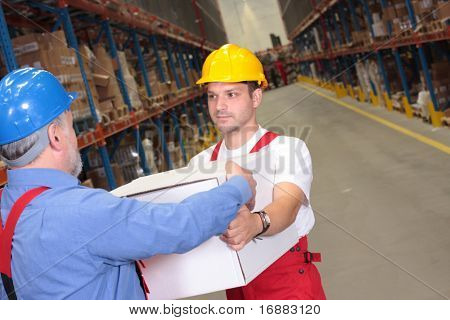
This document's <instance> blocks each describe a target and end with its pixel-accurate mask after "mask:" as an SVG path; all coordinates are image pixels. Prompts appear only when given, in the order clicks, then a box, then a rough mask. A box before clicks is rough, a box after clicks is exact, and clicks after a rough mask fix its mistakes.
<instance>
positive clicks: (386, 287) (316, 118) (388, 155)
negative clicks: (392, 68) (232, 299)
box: [201, 84, 450, 299]
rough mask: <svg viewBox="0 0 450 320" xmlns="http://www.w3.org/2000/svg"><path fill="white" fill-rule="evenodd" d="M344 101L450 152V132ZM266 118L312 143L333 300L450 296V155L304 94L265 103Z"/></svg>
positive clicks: (318, 230) (317, 245)
mask: <svg viewBox="0 0 450 320" xmlns="http://www.w3.org/2000/svg"><path fill="white" fill-rule="evenodd" d="M311 88H312V87H311ZM321 92H322V93H324V94H326V95H329V96H331V97H334V94H332V93H331V92H329V91H326V90H321ZM300 100H302V101H301V102H300V103H298V104H296V103H297V102H299V101H300ZM340 101H346V102H348V103H349V104H351V105H354V106H357V107H359V108H361V110H364V111H366V112H370V113H371V114H375V115H377V116H379V117H382V118H384V119H386V120H388V121H390V123H394V124H396V125H399V126H402V127H403V128H406V129H409V130H412V131H413V132H415V133H419V134H421V135H424V136H426V137H429V138H431V139H434V140H435V141H437V142H440V143H442V144H445V145H447V146H450V130H448V128H441V129H433V128H432V127H431V126H430V125H427V124H423V123H421V122H420V121H419V120H416V119H414V120H409V119H406V117H405V116H404V115H401V114H399V113H397V112H393V113H389V112H388V111H386V110H385V109H382V108H381V107H378V108H375V107H372V106H370V105H368V104H360V103H358V102H357V101H355V100H353V99H351V98H346V99H343V100H340ZM294 105H295V106H294ZM258 116H259V120H260V123H261V124H262V125H263V126H266V127H268V128H273V129H275V130H279V129H280V128H284V130H287V131H288V132H286V133H287V134H289V132H291V134H293V133H294V131H292V129H291V130H289V129H288V128H290V127H295V128H297V131H296V135H297V136H299V137H305V136H307V138H306V141H307V144H308V146H309V149H310V151H311V155H312V159H313V168H314V182H313V188H312V196H311V197H312V205H313V208H314V209H315V211H316V226H315V228H314V230H313V232H312V233H311V235H310V243H311V250H315V251H318V252H321V253H322V256H323V262H322V263H319V264H318V267H319V269H320V271H321V273H322V277H323V283H324V287H325V290H326V293H327V296H328V298H329V299H442V298H444V297H449V296H450V274H449V272H448V266H449V265H450V253H449V252H450V233H449V232H448V230H449V228H450V210H449V208H450V197H449V195H450V183H449V181H450V161H449V160H450V155H449V154H447V153H444V152H443V151H441V150H439V149H436V148H434V147H431V146H430V145H427V144H424V143H423V142H420V141H418V140H416V139H415V138H412V137H410V136H407V135H405V134H403V133H399V132H398V131H395V130H393V129H391V128H388V127H386V126H385V125H383V124H380V123H379V122H376V121H374V120H372V119H370V118H367V117H365V116H362V115H360V114H358V113H356V112H354V111H351V110H348V109H347V108H344V107H343V106H340V105H338V104H336V103H335V102H332V101H330V100H327V99H325V98H324V97H321V96H318V95H316V94H311V92H310V91H308V90H306V89H305V88H303V87H301V86H300V85H298V84H294V85H290V86H288V87H284V88H281V89H277V90H273V91H268V92H267V93H265V95H264V102H263V105H262V106H261V108H260V110H259V115H258ZM201 298H209V299H220V298H224V294H223V292H220V293H214V294H211V295H207V296H203V297H201Z"/></svg>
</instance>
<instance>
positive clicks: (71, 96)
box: [67, 91, 80, 101]
mask: <svg viewBox="0 0 450 320" xmlns="http://www.w3.org/2000/svg"><path fill="white" fill-rule="evenodd" d="M67 95H68V96H69V98H70V99H71V100H72V101H74V100H75V99H76V98H78V96H79V95H80V94H79V93H78V92H76V91H73V92H69V93H68V94H67Z"/></svg>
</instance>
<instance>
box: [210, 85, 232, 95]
mask: <svg viewBox="0 0 450 320" xmlns="http://www.w3.org/2000/svg"><path fill="white" fill-rule="evenodd" d="M231 91H239V88H237V87H234V88H231V89H228V90H225V92H227V93H228V92H231ZM209 93H212V94H216V92H214V91H209V90H208V94H209Z"/></svg>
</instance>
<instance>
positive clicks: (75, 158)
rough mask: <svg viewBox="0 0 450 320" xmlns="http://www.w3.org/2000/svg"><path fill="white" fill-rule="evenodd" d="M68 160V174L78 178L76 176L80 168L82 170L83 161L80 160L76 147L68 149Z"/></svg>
mask: <svg viewBox="0 0 450 320" xmlns="http://www.w3.org/2000/svg"><path fill="white" fill-rule="evenodd" d="M69 162H70V168H71V170H70V174H71V175H72V176H74V177H75V178H78V176H79V175H80V173H81V170H83V162H82V161H81V155H80V151H79V150H78V148H72V149H70V152H69Z"/></svg>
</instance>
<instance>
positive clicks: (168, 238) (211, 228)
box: [0, 169, 251, 299]
mask: <svg viewBox="0 0 450 320" xmlns="http://www.w3.org/2000/svg"><path fill="white" fill-rule="evenodd" d="M39 186H46V187H49V188H51V189H49V190H47V191H45V192H44V193H42V194H41V195H40V196H38V197H37V198H35V199H34V200H33V201H32V202H31V203H30V204H29V205H28V206H27V207H26V208H25V210H24V212H23V213H22V216H21V217H20V219H19V221H18V223H17V226H16V230H15V234H14V238H13V249H12V263H11V264H12V279H13V282H14V287H15V289H16V294H17V297H18V299H145V296H144V292H143V290H142V288H141V285H140V282H139V277H138V275H137V273H136V270H135V264H134V261H135V260H139V259H146V258H149V257H151V256H153V255H156V254H169V253H184V252H187V251H189V250H191V249H193V248H194V247H196V246H198V245H199V244H201V243H202V242H204V241H205V240H207V239H209V238H210V237H211V236H213V235H216V234H220V233H222V232H223V231H224V230H226V228H227V226H228V224H229V223H230V221H231V220H232V219H233V218H234V217H235V216H236V213H237V211H238V209H239V208H240V207H241V206H242V205H243V204H245V203H247V202H248V200H249V199H250V197H251V190H250V187H249V185H248V183H247V181H246V180H245V179H244V178H242V177H234V178H232V179H230V180H229V181H228V182H227V183H225V184H223V185H221V186H219V187H217V188H214V189H212V190H210V191H208V192H202V193H198V194H196V195H193V196H191V197H189V198H187V199H185V200H184V201H183V202H181V203H178V204H152V203H148V202H142V201H137V200H134V199H128V198H118V197H115V196H113V195H111V194H110V193H108V192H106V191H104V190H101V189H91V188H86V187H83V186H80V185H79V181H78V180H77V179H76V178H75V177H73V176H71V175H69V174H67V173H64V172H62V171H59V170H52V169H18V170H10V171H8V185H7V186H6V187H5V189H4V192H3V196H2V199H1V215H2V222H3V225H4V223H5V222H6V219H7V217H8V214H9V212H10V210H11V207H12V205H13V203H14V202H15V201H16V200H17V199H18V198H19V197H20V196H22V195H23V194H24V193H25V192H26V191H28V190H30V189H32V188H35V187H39ZM149 286H150V290H151V284H149ZM0 295H1V298H2V299H6V298H7V296H6V293H5V290H4V288H3V284H1V282H0Z"/></svg>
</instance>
